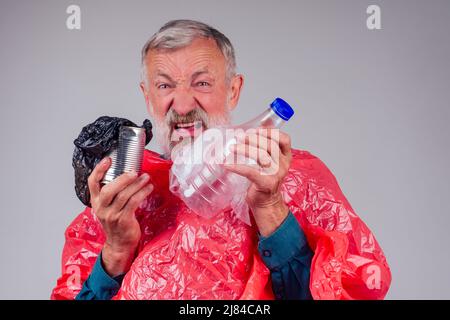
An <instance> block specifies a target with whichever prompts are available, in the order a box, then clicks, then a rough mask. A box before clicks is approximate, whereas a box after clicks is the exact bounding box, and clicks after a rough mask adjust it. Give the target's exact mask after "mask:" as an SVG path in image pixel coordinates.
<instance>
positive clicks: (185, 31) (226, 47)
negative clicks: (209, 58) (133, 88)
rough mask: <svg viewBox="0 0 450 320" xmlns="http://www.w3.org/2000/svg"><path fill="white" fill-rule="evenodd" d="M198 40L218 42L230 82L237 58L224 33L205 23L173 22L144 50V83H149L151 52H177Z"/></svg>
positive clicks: (145, 46)
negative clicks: (149, 56) (147, 66)
mask: <svg viewBox="0 0 450 320" xmlns="http://www.w3.org/2000/svg"><path fill="white" fill-rule="evenodd" d="M197 38H208V39H214V40H215V41H216V44H217V47H218V48H219V50H220V51H221V52H222V54H223V56H224V57H225V60H226V64H227V72H226V75H227V80H230V79H231V77H232V76H233V75H235V73H236V58H235V55H234V48H233V45H232V44H231V42H230V40H229V39H228V38H227V37H226V36H225V35H224V34H223V33H221V32H220V31H218V30H217V29H214V28H213V27H211V26H209V25H207V24H205V23H203V22H199V21H194V20H172V21H169V22H167V23H166V24H165V25H163V26H162V27H161V29H159V31H158V32H156V33H155V34H154V35H153V36H152V37H151V38H150V39H149V40H148V41H147V43H146V44H145V45H144V47H143V48H142V55H141V64H142V78H143V79H142V80H143V81H144V83H146V82H147V70H146V65H145V58H146V56H147V54H148V52H149V51H150V50H176V49H179V48H183V47H186V46H188V45H190V44H191V43H192V42H193V41H194V40H195V39H197ZM146 85H147V83H146Z"/></svg>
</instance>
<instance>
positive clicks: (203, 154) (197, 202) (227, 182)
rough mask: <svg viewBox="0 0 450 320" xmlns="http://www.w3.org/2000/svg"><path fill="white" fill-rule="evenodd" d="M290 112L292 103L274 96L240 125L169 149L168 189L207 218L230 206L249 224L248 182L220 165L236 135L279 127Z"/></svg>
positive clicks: (249, 162) (207, 132) (244, 159)
mask: <svg viewBox="0 0 450 320" xmlns="http://www.w3.org/2000/svg"><path fill="white" fill-rule="evenodd" d="M293 115H294V110H293V109H292V108H291V106H290V105H289V104H288V103H287V102H286V101H284V100H282V99H281V98H276V99H275V100H274V101H273V102H272V103H271V104H270V106H269V107H268V108H267V109H266V110H264V112H262V113H261V114H259V115H258V116H256V117H255V118H254V119H252V120H250V121H248V122H246V123H244V124H242V125H237V126H233V127H228V128H211V129H208V130H206V131H205V132H204V133H203V134H201V135H200V136H198V137H197V138H196V139H195V141H194V142H193V143H190V144H185V145H183V146H182V147H180V148H179V149H178V150H177V151H175V152H172V159H173V162H174V163H173V165H172V168H171V178H170V180H171V182H170V190H171V191H172V192H173V193H174V194H175V195H177V196H178V197H179V198H180V199H182V200H183V201H184V203H185V204H186V205H187V206H188V207H189V208H190V209H191V210H192V211H193V212H195V213H197V214H199V215H201V216H203V217H207V218H210V217H213V216H215V215H216V214H218V213H219V212H221V211H222V210H224V209H227V208H231V209H232V210H233V211H234V212H235V214H236V215H237V216H238V217H239V218H240V219H241V220H243V221H244V222H245V223H247V224H250V216H249V210H248V205H247V203H246V201H245V196H246V193H247V189H248V187H249V186H250V182H249V181H248V179H247V178H245V177H243V176H241V175H239V174H236V173H233V172H230V171H227V170H226V169H225V168H224V167H223V165H222V164H223V163H224V162H225V161H226V157H227V156H228V155H229V154H230V149H229V148H230V146H231V145H233V144H236V143H237V140H236V135H239V134H245V133H246V131H247V130H249V129H256V128H260V127H265V128H280V127H282V126H283V125H284V124H285V123H286V122H287V121H289V119H290V118H291V117H292V116H293ZM255 132H256V131H255ZM236 161H239V163H247V164H254V161H252V159H246V158H245V157H243V156H241V157H238V159H236Z"/></svg>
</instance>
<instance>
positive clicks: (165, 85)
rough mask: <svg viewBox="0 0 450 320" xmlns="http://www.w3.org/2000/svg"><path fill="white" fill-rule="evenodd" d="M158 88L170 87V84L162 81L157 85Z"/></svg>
mask: <svg viewBox="0 0 450 320" xmlns="http://www.w3.org/2000/svg"><path fill="white" fill-rule="evenodd" d="M157 88H158V89H168V88H170V86H169V85H168V84H167V83H161V84H158V85H157Z"/></svg>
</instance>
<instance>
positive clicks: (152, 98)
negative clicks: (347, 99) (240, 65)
mask: <svg viewBox="0 0 450 320" xmlns="http://www.w3.org/2000/svg"><path fill="white" fill-rule="evenodd" d="M144 63H145V65H146V68H147V74H146V77H147V78H146V84H144V83H141V88H142V91H143V93H144V96H145V99H146V103H147V108H148V111H149V113H150V115H151V116H152V117H153V119H154V121H155V129H156V136H157V137H158V139H159V142H160V144H161V145H162V147H163V149H164V152H168V151H170V150H171V148H172V147H173V146H174V145H175V144H176V142H177V141H178V138H177V136H178V137H179V136H180V135H181V136H185V135H189V136H193V135H194V128H195V129H196V130H195V132H198V131H200V130H197V129H207V128H209V127H214V126H217V125H222V124H228V123H229V112H230V110H231V109H232V108H234V107H235V106H236V104H237V101H238V98H239V92H240V89H241V86H242V81H243V79H242V76H240V75H236V76H234V77H233V78H232V79H227V77H226V72H227V69H226V66H227V65H226V60H225V57H224V56H223V54H222V53H221V51H220V50H219V48H218V47H217V44H216V43H215V41H214V40H212V39H203V38H199V39H196V40H194V41H193V42H192V44H190V45H189V46H187V47H184V48H180V49H176V50H171V51H168V50H158V51H155V50H151V51H149V52H148V54H147V57H146V59H145V61H144ZM171 141H172V143H171Z"/></svg>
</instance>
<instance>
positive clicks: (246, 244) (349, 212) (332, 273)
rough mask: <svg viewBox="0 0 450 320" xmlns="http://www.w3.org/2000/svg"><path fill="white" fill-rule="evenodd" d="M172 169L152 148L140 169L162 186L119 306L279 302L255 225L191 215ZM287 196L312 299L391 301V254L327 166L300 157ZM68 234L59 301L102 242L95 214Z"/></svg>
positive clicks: (148, 210) (140, 214) (145, 215)
mask: <svg viewBox="0 0 450 320" xmlns="http://www.w3.org/2000/svg"><path fill="white" fill-rule="evenodd" d="M170 166H171V162H170V161H168V160H164V159H161V158H160V157H159V155H158V154H156V153H154V152H152V151H148V150H146V151H145V154H144V162H143V171H145V172H148V173H149V174H150V176H151V179H152V183H153V184H154V185H155V188H154V191H153V192H152V194H151V195H150V196H149V197H148V198H147V199H146V200H145V201H144V202H143V203H142V204H141V205H140V207H139V209H138V210H136V216H137V219H138V221H139V223H140V226H141V230H142V238H141V242H140V245H139V250H138V252H139V253H138V255H137V257H136V259H135V260H134V263H133V264H132V266H131V268H130V270H129V271H128V273H127V274H126V276H125V278H124V280H123V283H122V286H121V289H120V291H119V292H118V294H117V295H116V296H115V299H272V298H273V293H272V290H271V281H270V272H269V270H268V269H267V267H266V266H265V265H264V263H263V261H262V260H261V258H260V257H259V254H258V251H257V241H258V237H257V230H256V229H255V227H249V226H248V225H246V224H245V223H243V222H242V221H240V220H239V219H237V218H236V217H235V216H234V215H233V214H232V212H231V211H229V210H228V211H224V212H222V213H221V214H219V215H217V216H216V217H214V218H212V219H205V218H202V217H200V216H198V215H197V214H194V213H193V212H192V211H190V209H189V208H187V207H186V206H185V205H184V203H183V202H182V201H181V200H179V199H178V198H176V197H175V196H174V195H172V194H171V193H170V192H169V189H168V185H169V169H170ZM282 194H283V198H284V200H285V202H286V204H287V205H288V206H289V208H290V210H291V211H292V213H293V214H294V215H295V217H296V218H297V219H298V221H299V222H300V225H301V226H302V228H303V230H304V232H305V234H306V236H307V239H308V243H309V245H310V247H311V249H312V250H313V251H314V258H313V261H312V265H311V279H310V290H311V294H312V296H313V298H314V299H382V298H384V296H385V295H386V293H387V291H388V288H389V285H390V282H391V273H390V270H389V266H388V264H387V262H386V259H385V256H384V254H383V252H382V250H381V248H380V246H379V245H378V243H377V241H376V239H375V237H374V235H373V234H372V232H371V231H370V230H369V229H368V228H367V226H366V225H365V224H364V222H362V221H361V219H360V218H359V217H358V216H357V215H356V214H355V212H354V211H353V209H352V207H351V206H350V204H349V203H348V201H347V199H346V198H345V196H344V195H343V194H342V192H341V190H340V188H339V186H338V183H337V181H336V179H335V177H334V176H333V174H332V173H331V172H330V170H329V169H328V168H327V167H326V166H325V165H324V164H323V162H322V161H321V160H320V159H318V158H317V157H315V156H313V155H311V154H310V153H308V152H306V151H299V150H293V158H292V163H291V168H290V170H289V173H288V175H287V177H286V178H285V181H284V183H283V185H282ZM65 237H66V243H65V246H64V250H63V254H62V276H61V277H60V278H59V279H58V281H57V285H56V287H55V288H54V289H53V292H52V295H51V298H52V299H74V298H75V296H76V295H77V294H78V292H79V291H80V290H81V287H82V285H83V282H84V281H85V280H86V279H87V277H88V276H89V273H90V271H91V269H92V267H93V265H94V263H95V260H96V258H97V255H98V254H99V253H100V251H101V249H102V246H103V243H104V241H105V235H104V233H103V230H102V227H101V225H100V223H99V221H98V220H97V219H96V217H95V215H94V213H93V212H92V210H91V209H90V208H86V209H85V210H84V211H83V212H82V213H81V214H79V215H78V216H77V217H76V218H75V220H74V221H73V222H72V223H71V224H70V225H69V227H68V228H67V230H66V232H65Z"/></svg>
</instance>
